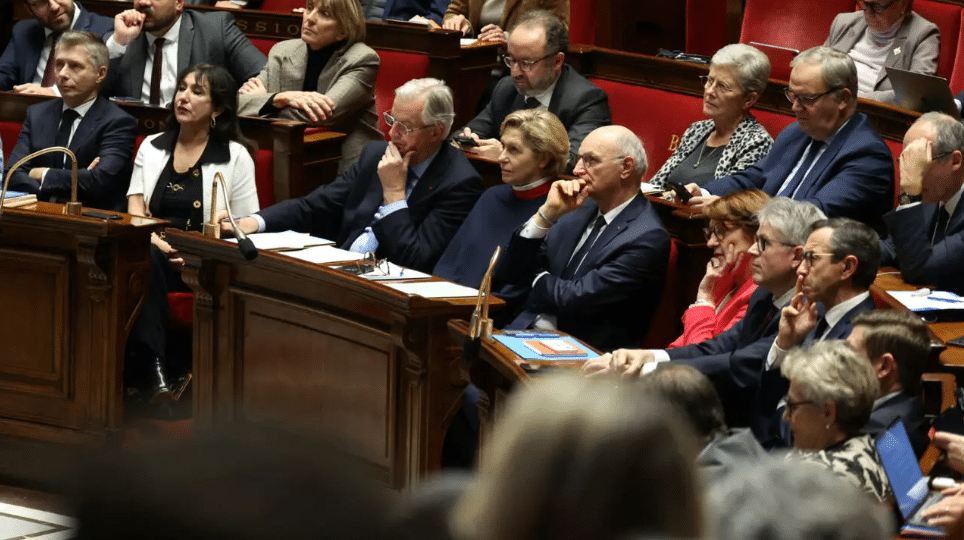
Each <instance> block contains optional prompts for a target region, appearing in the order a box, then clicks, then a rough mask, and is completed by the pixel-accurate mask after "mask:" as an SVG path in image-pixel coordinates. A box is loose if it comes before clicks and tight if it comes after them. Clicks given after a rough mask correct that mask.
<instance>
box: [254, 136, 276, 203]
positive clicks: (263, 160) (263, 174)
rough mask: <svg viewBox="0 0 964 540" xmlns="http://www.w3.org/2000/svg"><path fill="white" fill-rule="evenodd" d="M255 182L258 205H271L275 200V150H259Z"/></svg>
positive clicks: (256, 160) (255, 164) (256, 159)
mask: <svg viewBox="0 0 964 540" xmlns="http://www.w3.org/2000/svg"><path fill="white" fill-rule="evenodd" d="M254 184H255V187H256V188H257V190H258V205H259V206H260V207H261V208H265V207H268V206H271V205H272V204H274V203H275V200H274V151H273V150H271V149H268V150H258V151H257V152H256V153H255V155H254Z"/></svg>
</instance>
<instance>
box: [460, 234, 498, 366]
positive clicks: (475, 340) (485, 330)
mask: <svg viewBox="0 0 964 540" xmlns="http://www.w3.org/2000/svg"><path fill="white" fill-rule="evenodd" d="M501 253H502V248H501V247H500V246H496V248H495V253H493V254H492V258H491V259H490V260H489V267H488V269H486V271H485V276H484V277H483V278H482V284H481V285H479V297H478V298H477V299H476V301H475V311H473V312H472V319H471V320H470V321H469V333H468V337H467V338H466V339H465V341H464V342H463V343H462V358H463V359H465V362H466V363H467V364H468V365H470V366H471V365H472V364H474V363H475V362H476V361H477V360H478V359H479V351H480V350H481V348H482V340H483V339H485V340H486V341H488V340H491V339H492V319H490V318H489V297H490V296H491V294H492V292H491V291H492V271H493V270H494V269H495V263H496V262H497V261H498V260H499V255H500V254H501Z"/></svg>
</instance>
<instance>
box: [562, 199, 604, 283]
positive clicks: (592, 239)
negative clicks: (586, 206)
mask: <svg viewBox="0 0 964 540" xmlns="http://www.w3.org/2000/svg"><path fill="white" fill-rule="evenodd" d="M605 226H606V218H605V217H603V215H602V214H599V217H597V218H596V222H595V223H593V225H592V230H591V231H589V236H587V237H586V241H585V242H583V243H582V246H580V247H579V249H578V250H577V251H576V254H575V255H573V256H572V259H570V260H569V264H568V265H566V269H565V270H564V271H563V272H562V276H561V277H562V279H572V278H573V276H575V275H576V272H578V271H579V267H580V266H582V261H583V260H584V259H585V258H586V255H588V254H589V250H590V249H592V246H593V244H595V243H596V240H598V239H599V233H600V232H601V231H602V229H603V227H605Z"/></svg>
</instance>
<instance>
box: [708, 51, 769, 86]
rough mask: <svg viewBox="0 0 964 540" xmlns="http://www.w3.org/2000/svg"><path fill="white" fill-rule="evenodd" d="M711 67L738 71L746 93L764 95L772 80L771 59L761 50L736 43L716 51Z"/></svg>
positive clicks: (740, 83) (739, 80) (740, 82)
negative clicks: (768, 83) (768, 82)
mask: <svg viewBox="0 0 964 540" xmlns="http://www.w3.org/2000/svg"><path fill="white" fill-rule="evenodd" d="M710 67H717V68H732V69H734V70H736V74H737V79H738V80H737V82H738V83H739V85H740V88H742V89H743V92H744V93H747V94H749V93H750V92H757V93H763V90H764V89H765V88H766V87H767V80H768V79H769V78H770V59H769V58H767V55H765V54H763V53H762V52H760V50H759V49H757V48H755V47H751V46H749V45H744V44H743V43H734V44H732V45H727V46H726V47H723V48H722V49H720V50H718V51H716V54H714V55H713V59H712V60H710Z"/></svg>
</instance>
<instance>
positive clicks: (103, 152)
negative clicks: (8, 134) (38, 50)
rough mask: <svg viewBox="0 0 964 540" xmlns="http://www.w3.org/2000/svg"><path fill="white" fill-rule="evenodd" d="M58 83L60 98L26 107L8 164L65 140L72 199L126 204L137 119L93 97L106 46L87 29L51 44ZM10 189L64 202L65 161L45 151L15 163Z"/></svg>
mask: <svg viewBox="0 0 964 540" xmlns="http://www.w3.org/2000/svg"><path fill="white" fill-rule="evenodd" d="M55 64H56V69H57V86H58V88H59V89H60V93H61V98H62V99H54V100H50V101H44V102H42V103H38V104H36V105H32V106H31V107H30V108H28V109H27V118H26V119H25V120H24V123H23V129H22V130H21V131H20V138H19V139H17V145H16V146H15V147H14V149H13V152H11V154H10V162H9V164H8V165H10V166H12V165H14V164H15V163H16V162H17V161H19V160H20V159H22V158H24V157H26V156H28V155H30V154H31V153H33V152H36V151H38V150H42V149H44V148H49V147H51V146H66V147H68V148H69V149H70V150H71V151H72V152H74V154H75V155H76V156H77V186H78V187H77V197H78V199H79V200H80V202H82V203H83V204H84V206H93V207H95V208H103V209H107V210H123V209H125V208H126V206H127V205H126V197H125V196H126V193H127V185H128V183H129V182H130V178H131V169H132V161H131V160H132V158H133V155H134V140H135V138H136V136H137V121H136V120H135V119H134V117H132V116H131V115H129V114H127V113H126V112H124V111H123V110H121V108H120V107H118V106H117V105H115V104H113V103H111V102H110V101H109V100H107V99H106V98H104V97H100V96H98V93H99V90H100V85H101V83H102V82H103V81H104V78H105V77H106V76H107V47H105V46H104V43H103V42H102V41H101V40H100V36H97V35H96V34H93V33H91V32H80V31H76V30H71V31H67V32H64V34H63V36H62V37H61V38H60V41H59V42H58V44H57V54H56V61H55ZM10 189H12V190H15V191H25V192H28V193H36V194H37V197H38V198H39V199H40V200H45V201H69V200H70V195H71V175H70V159H69V158H68V157H67V156H65V155H64V154H61V153H50V154H45V155H42V156H40V157H37V158H34V159H33V160H31V161H29V162H27V163H25V164H24V165H22V166H20V168H18V169H17V171H16V172H15V173H14V174H13V176H12V177H11V179H10Z"/></svg>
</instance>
